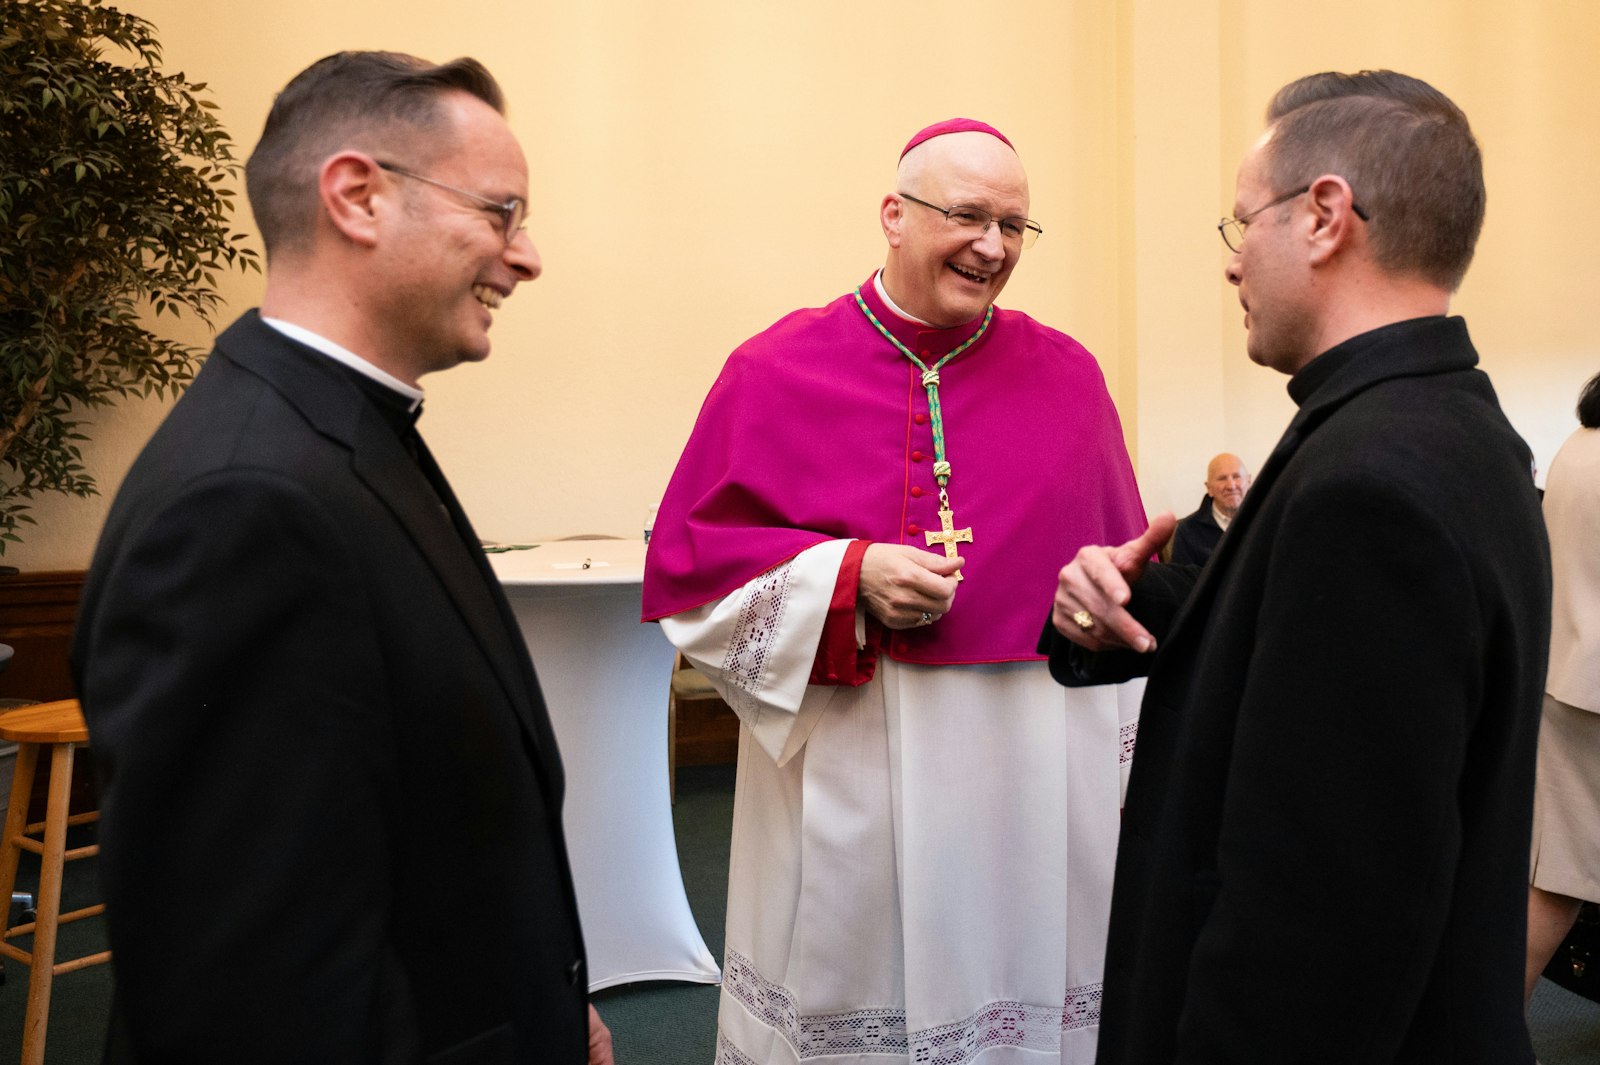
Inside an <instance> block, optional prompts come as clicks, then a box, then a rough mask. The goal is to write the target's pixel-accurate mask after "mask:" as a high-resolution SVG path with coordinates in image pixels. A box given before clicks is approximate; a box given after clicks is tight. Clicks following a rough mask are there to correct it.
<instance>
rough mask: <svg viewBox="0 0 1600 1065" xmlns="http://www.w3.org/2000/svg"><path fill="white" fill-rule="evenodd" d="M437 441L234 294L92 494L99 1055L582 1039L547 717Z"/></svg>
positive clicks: (88, 592)
mask: <svg viewBox="0 0 1600 1065" xmlns="http://www.w3.org/2000/svg"><path fill="white" fill-rule="evenodd" d="M432 462H433V460H432V458H431V457H430V456H429V455H428V454H427V450H426V448H421V451H420V455H419V456H417V457H413V455H412V454H410V453H408V451H407V449H406V446H405V445H404V443H403V441H402V436H401V435H400V434H399V433H397V431H396V429H395V427H394V426H393V425H392V424H390V423H389V422H387V421H386V420H385V417H384V415H383V412H382V410H381V408H380V407H379V405H377V404H375V403H374V401H373V399H372V398H371V397H369V396H368V395H367V394H366V393H365V391H364V390H363V388H362V387H361V386H359V385H358V384H357V383H356V381H355V380H354V379H353V378H352V377H351V371H349V370H348V369H347V368H345V367H342V366H340V365H339V364H337V363H335V362H334V361H333V360H331V359H329V358H327V357H326V356H324V355H322V354H320V353H317V352H314V351H312V350H310V349H308V348H306V347H304V346H302V345H300V344H298V343H296V342H294V341H291V340H289V339H287V338H286V337H284V336H282V335H281V334H279V333H278V332H277V331H276V330H273V329H272V328H270V327H269V326H267V325H265V324H263V323H262V322H261V321H260V320H259V318H258V317H257V316H256V314H255V312H250V313H249V314H247V315H245V316H244V318H242V319H241V320H240V321H239V322H237V323H235V324H234V325H233V326H232V327H231V328H230V329H228V330H227V331H226V332H225V333H223V334H222V336H221V337H219V338H218V340H217V344H216V349H215V351H214V352H213V353H212V355H211V357H210V359H209V360H208V361H207V363H206V365H205V367H204V368H203V369H202V371H201V372H200V374H199V375H198V377H197V378H196V380H195V383H194V385H193V387H192V388H190V389H189V391H188V392H187V394H186V395H185V396H184V397H183V398H182V399H181V400H180V401H179V403H178V404H177V406H176V408H175V409H174V410H173V412H172V414H171V416H170V417H169V418H168V419H167V420H166V422H165V423H164V424H163V425H162V426H161V428H160V430H159V431H158V432H157V433H156V434H155V436H154V438H153V439H152V440H151V442H150V444H149V445H148V446H147V447H146V448H145V450H144V452H143V454H141V455H140V457H139V459H138V461H137V462H136V463H135V465H134V467H133V469H132V471H131V472H130V473H129V475H128V478H127V481H126V482H125V483H124V485H123V487H122V490H121V491H120V492H119V493H118V496H117V500H116V502H115V504H114V505H113V507H112V510H111V514H110V517H109V519H108V521H107V524H106V528H105V531H104V533H103V535H102V538H101V541H100V544H99V546H98V548H97V550H96V553H95V557H94V561H93V564H92V566H91V568H90V572H89V580H88V585H87V587H86V589H85V593H84V598H83V604H82V610H81V613H80V616H79V621H78V630H77V633H76V636H75V640H74V646H73V660H74V670H75V674H76V678H77V683H78V691H79V693H80V695H81V698H82V700H83V705H84V712H85V715H86V717H87V719H88V723H89V729H90V736H91V741H92V743H93V745H94V749H95V756H96V764H97V766H98V767H99V770H100V774H101V787H102V791H101V804H102V816H103V820H102V822H101V837H102V857H101V868H102V878H103V884H104V889H105V894H106V899H107V902H108V920H109V930H110V939H111V946H112V950H113V965H114V968H115V972H116V979H117V989H118V997H119V1006H118V1017H117V1018H116V1019H115V1020H114V1022H113V1031H114V1037H113V1039H112V1041H111V1049H110V1050H109V1051H108V1058H109V1059H111V1060H117V1061H136V1062H161V1063H163V1065H170V1063H176V1062H202V1061H204V1062H216V1061H228V1062H231V1063H249V1062H262V1063H267V1062H271V1063H273V1065H281V1063H284V1062H296V1063H311V1062H328V1063H340V1065H348V1063H353V1062H385V1063H387V1062H415V1061H424V1060H425V1061H428V1062H441V1063H442V1062H449V1063H451V1065H456V1063H467V1062H484V1063H490V1062H493V1063H501V1062H505V1063H510V1062H526V1063H532V1062H581V1061H583V1060H584V1059H585V1044H586V1039H587V1035H586V1033H587V1019H586V1011H587V993H586V986H585V985H586V977H585V974H584V964H583V947H582V940H581V936H580V933H579V928H578V919H577V907H576V903H575V899H574V895H573V890H572V883H571V877H570V875H569V873H568V869H567V858H566V847H565V842H564V840H563V837H562V830H561V797H562V789H563V778H562V769H561V762H560V758H559V756H558V754H557V752H556V746H555V738H554V735H553V733H552V731H551V727H550V721H549V718H548V716H547V714H546V712H545V707H544V703H543V700H542V697H541V695H540V692H539V685H538V681H537V679H536V678H535V676H534V672H533V667H532V664H531V662H530V661H529V658H528V654H527V650H526V648H525V646H524V645H523V643H522V641H521V639H520V636H519V635H518V630H517V627H516V624H515V621H514V619H513V617H512V615H511V611H510V608H509V607H508V606H507V604H506V602H505V599H504V596H503V595H502V594H501V592H500V588H499V585H498V583H497V582H496V581H495V579H494V576H493V573H492V571H491V570H490V569H489V566H488V562H487V560H486V559H485V557H484V555H483V553H482V551H480V550H478V549H477V546H476V545H477V539H476V537H475V536H474V534H473V532H472V529H471V526H470V525H469V524H468V522H467V520H466V517H465V515H463V514H462V513H461V509H460V506H459V505H458V504H457V503H456V500H455V498H454V496H453V495H452V494H451V493H450V490H449V488H448V486H447V485H446V484H445V482H444V479H443V477H442V475H439V474H438V472H437V467H435V466H433V464H432ZM419 463H420V465H419ZM430 477H431V478H432V479H433V480H434V482H435V483H434V484H433V485H430Z"/></svg>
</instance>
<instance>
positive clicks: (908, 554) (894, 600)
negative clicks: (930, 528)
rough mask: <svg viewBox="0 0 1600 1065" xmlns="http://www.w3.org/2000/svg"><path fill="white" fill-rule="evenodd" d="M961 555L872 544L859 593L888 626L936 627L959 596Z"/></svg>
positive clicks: (864, 559) (865, 557)
mask: <svg viewBox="0 0 1600 1065" xmlns="http://www.w3.org/2000/svg"><path fill="white" fill-rule="evenodd" d="M964 564H965V563H964V560H963V559H962V558H960V557H959V556H958V557H956V558H946V557H944V556H943V555H935V554H933V553H931V552H928V551H924V550H922V549H921V548H917V547H908V546H906V545H905V544H872V545H871V546H870V547H868V548H867V550H866V552H865V553H863V554H862V556H861V580H860V582H859V583H858V584H857V585H856V590H857V595H858V597H859V598H860V601H861V602H862V604H863V605H865V606H866V608H867V612H868V613H870V614H871V615H872V616H873V617H875V618H877V619H878V620H879V621H881V622H883V624H884V625H885V626H886V627H887V628H891V629H914V628H916V627H917V626H919V625H931V624H932V623H933V622H935V621H938V620H939V619H940V618H941V617H943V616H944V615H945V614H947V613H949V611H950V604H951V603H953V602H955V598H956V576H955V575H956V571H957V570H959V569H960V568H961V567H962V565H964Z"/></svg>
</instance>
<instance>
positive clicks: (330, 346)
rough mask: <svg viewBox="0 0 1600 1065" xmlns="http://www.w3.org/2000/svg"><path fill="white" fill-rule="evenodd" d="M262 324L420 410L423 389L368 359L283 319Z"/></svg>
mask: <svg viewBox="0 0 1600 1065" xmlns="http://www.w3.org/2000/svg"><path fill="white" fill-rule="evenodd" d="M261 320H262V321H263V322H265V323H267V324H268V325H270V326H271V327H272V328H274V329H276V330H277V331H278V332H280V333H282V334H283V335H284V336H286V337H288V338H289V339H290V340H298V341H299V342H300V343H302V344H304V345H305V346H306V347H308V348H313V349H315V350H317V351H320V352H322V354H324V355H326V356H328V358H330V359H332V360H333V361H334V362H342V363H344V364H345V365H346V366H348V367H350V369H352V370H354V371H355V372H356V373H358V374H361V375H362V376H363V377H370V378H372V379H373V380H374V381H376V382H378V383H379V384H380V385H383V386H384V387H385V388H392V389H394V390H395V391H396V392H398V393H400V394H401V395H402V396H405V397H406V398H407V399H409V400H410V401H411V406H410V407H409V408H407V409H409V410H416V409H417V407H419V406H421V404H422V389H420V388H413V387H412V386H410V385H408V384H406V383H405V382H404V381H402V380H400V379H399V378H398V377H395V376H394V375H393V374H390V373H386V372H384V371H383V370H380V369H378V368H377V367H376V366H374V365H372V363H370V362H368V361H367V360H366V359H363V358H362V357H361V356H360V355H357V354H356V353H355V352H353V351H351V350H350V349H349V348H345V347H340V346H339V345H338V344H335V343H334V342H333V341H331V340H329V339H328V338H327V337H325V336H322V335H320V334H318V333H313V332H312V331H311V330H309V329H307V328H305V327H304V326H299V325H295V324H294V323H293V322H286V321H284V320H283V319H282V318H268V317H266V316H265V315H262V317H261Z"/></svg>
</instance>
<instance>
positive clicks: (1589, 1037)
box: [0, 766, 1600, 1065]
mask: <svg viewBox="0 0 1600 1065" xmlns="http://www.w3.org/2000/svg"><path fill="white" fill-rule="evenodd" d="M0 768H4V767H0ZM0 794H3V793H0ZM732 819H733V767H732V766H703V767H688V768H683V769H680V770H678V804H677V806H676V807H675V808H674V810H673V822H674V824H675V826H676V830H677V836H678V854H679V856H680V857H681V859H682V862H683V880H684V887H685V888H687V890H688V893H689V905H690V907H691V908H692V909H693V910H694V913H695V917H696V918H697V920H698V921H699V923H700V930H701V932H702V933H704V935H705V938H706V945H707V946H708V947H710V948H711V953H712V955H713V956H715V957H717V958H719V959H720V958H721V957H722V920H723V913H724V906H725V896H726V893H727V877H728V835H729V830H730V827H731V825H732ZM74 831H75V832H79V831H89V830H74ZM73 842H74V843H76V842H78V838H77V836H76V835H75V836H74V839H73ZM93 866H94V861H93V859H88V860H84V861H79V862H74V863H72V864H71V865H69V866H68V870H67V879H66V893H67V898H66V900H65V906H64V908H66V909H72V908H75V907H77V906H84V905H88V904H89V903H90V902H93V901H94V900H95V899H96V898H97V894H96V889H95V884H94V869H93ZM36 878H37V862H36V860H34V859H33V858H32V856H31V855H24V856H23V868H22V872H21V875H20V876H19V880H20V881H23V882H25V883H26V885H27V886H26V887H24V888H22V889H21V890H32V887H33V884H34V882H35V880H36ZM103 940H104V930H103V925H102V924H101V922H100V921H98V920H94V919H91V920H88V921H81V922H78V923H77V924H75V925H68V926H66V927H65V928H63V929H62V930H61V936H60V942H61V949H62V953H63V956H66V955H67V954H68V953H71V954H78V953H89V952H92V951H94V950H99V949H103ZM6 976H7V981H6V983H5V985H4V986H0V1065H15V1063H16V1062H17V1060H18V1058H19V1056H20V1054H21V1050H22V1014H23V1008H24V1006H25V1004H26V1003H25V1000H26V998H27V987H28V974H27V970H26V969H24V968H23V967H22V966H20V965H18V964H16V963H15V962H7V963H6ZM110 999H111V970H110V968H109V967H108V966H98V967H96V968H93V969H85V970H83V971H81V972H76V973H68V974H67V975H65V976H60V977H57V978H56V983H55V994H54V995H53V998H52V1007H51V1010H50V1036H49V1044H48V1047H47V1049H46V1055H45V1060H46V1063H47V1065H91V1063H97V1062H99V1060H100V1049H101V1045H102V1038H103V1034H104V1032H105V1026H106V1009H107V1006H108V1004H109V1002H110ZM595 1006H596V1008H597V1009H599V1011H600V1015H601V1016H602V1017H603V1018H604V1019H605V1021H606V1024H607V1025H609V1026H610V1028H611V1032H612V1037H613V1039H614V1040H615V1044H616V1050H617V1061H618V1063H619V1065H710V1062H711V1060H712V1057H713V1055H714V1053H715V1046H716V1012H717V989H716V988H715V987H712V986H709V985H706V984H672V983H650V984H634V985H631V986H629V987H623V988H612V989H610V990H607V991H602V992H600V993H599V994H598V995H596V996H595ZM1528 1024H1529V1027H1530V1028H1531V1029H1532V1031H1533V1044H1534V1048H1535V1049H1536V1050H1537V1051H1538V1053H1539V1060H1540V1061H1541V1062H1542V1063H1543V1065H1596V1063H1597V1062H1600V1005H1597V1004H1596V1003H1593V1002H1590V1001H1588V1000H1587V999H1583V998H1579V997H1578V996H1577V995H1574V994H1571V993H1570V992H1567V991H1565V990H1563V989H1562V988H1559V987H1557V986H1556V985H1554V984H1552V983H1550V982H1549V981H1548V980H1546V981H1542V982H1541V983H1540V984H1539V989H1538V990H1537V991H1536V992H1535V993H1534V996H1533V1005H1532V1007H1531V1008H1530V1010H1529V1011H1528Z"/></svg>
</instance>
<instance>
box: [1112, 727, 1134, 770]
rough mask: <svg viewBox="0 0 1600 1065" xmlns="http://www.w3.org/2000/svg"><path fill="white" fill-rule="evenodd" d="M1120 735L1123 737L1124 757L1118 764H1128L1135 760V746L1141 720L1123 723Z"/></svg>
mask: <svg viewBox="0 0 1600 1065" xmlns="http://www.w3.org/2000/svg"><path fill="white" fill-rule="evenodd" d="M1119 736H1120V738H1121V739H1122V757H1121V759H1119V760H1118V762H1117V764H1118V765H1127V764H1128V763H1129V762H1131V761H1133V748H1134V745H1135V744H1136V743H1137V742H1138V739H1139V722H1137V721H1130V722H1128V723H1127V724H1126V725H1123V726H1122V731H1121V732H1120V733H1119Z"/></svg>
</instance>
